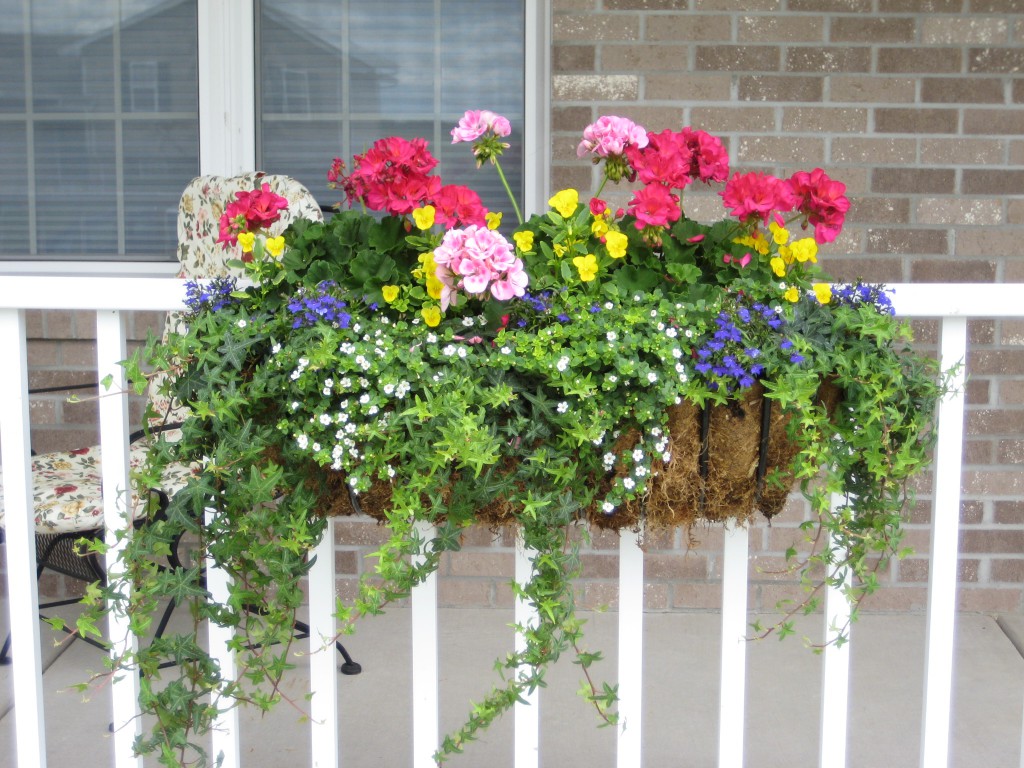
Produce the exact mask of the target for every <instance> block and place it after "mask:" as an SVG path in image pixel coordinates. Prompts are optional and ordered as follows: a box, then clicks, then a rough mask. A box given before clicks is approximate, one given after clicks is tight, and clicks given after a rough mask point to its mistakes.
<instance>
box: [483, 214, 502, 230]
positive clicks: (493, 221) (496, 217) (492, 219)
mask: <svg viewBox="0 0 1024 768" xmlns="http://www.w3.org/2000/svg"><path fill="white" fill-rule="evenodd" d="M485 218H486V219H487V228H488V229H497V228H498V227H500V226H501V211H489V212H488V213H487V216H486V217H485Z"/></svg>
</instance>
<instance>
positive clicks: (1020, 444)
mask: <svg viewBox="0 0 1024 768" xmlns="http://www.w3.org/2000/svg"><path fill="white" fill-rule="evenodd" d="M996 460H997V461H998V462H999V463H1000V464H1014V465H1016V466H1024V440H1000V441H999V447H998V449H997V452H996Z"/></svg>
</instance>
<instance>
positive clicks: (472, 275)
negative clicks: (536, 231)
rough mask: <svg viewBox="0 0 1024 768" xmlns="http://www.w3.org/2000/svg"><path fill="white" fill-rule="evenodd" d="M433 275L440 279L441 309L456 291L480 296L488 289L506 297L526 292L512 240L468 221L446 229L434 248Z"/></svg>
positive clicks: (451, 301)
mask: <svg viewBox="0 0 1024 768" xmlns="http://www.w3.org/2000/svg"><path fill="white" fill-rule="evenodd" d="M434 262H435V263H436V264H437V270H436V275H437V278H438V280H440V281H441V283H442V285H443V287H442V289H441V309H442V310H446V309H448V307H449V306H452V305H454V304H456V303H457V302H458V295H459V291H464V292H466V293H468V294H472V295H475V296H480V295H481V294H483V293H485V292H486V291H487V290H488V289H489V290H490V292H491V295H492V296H494V298H496V299H498V300H500V301H507V300H508V299H511V298H512V297H513V296H522V295H523V294H524V293H525V292H526V286H527V284H528V283H529V277H528V276H527V274H526V272H525V270H524V269H523V262H522V260H521V259H518V258H516V255H515V250H514V249H513V247H512V244H511V243H510V242H509V241H508V240H506V239H505V237H504V236H503V235H502V234H501V233H500V232H498V231H497V230H491V229H487V228H486V227H480V226H477V225H475V224H472V225H470V226H468V227H466V228H465V229H450V230H448V231H447V232H446V233H445V235H444V238H443V239H442V240H441V245H439V246H438V247H437V248H436V249H434Z"/></svg>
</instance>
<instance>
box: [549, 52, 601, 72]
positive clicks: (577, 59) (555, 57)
mask: <svg viewBox="0 0 1024 768" xmlns="http://www.w3.org/2000/svg"><path fill="white" fill-rule="evenodd" d="M596 50H597V49H596V48H595V46H593V45H555V46H552V49H551V67H552V70H553V71H555V72H576V71H581V70H582V71H584V72H593V71H594V62H595V60H596V59H595V52H596Z"/></svg>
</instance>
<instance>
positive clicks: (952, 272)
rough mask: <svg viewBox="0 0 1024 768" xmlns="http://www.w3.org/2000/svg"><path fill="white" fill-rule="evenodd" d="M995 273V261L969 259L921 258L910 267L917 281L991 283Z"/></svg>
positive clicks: (913, 279) (911, 277)
mask: <svg viewBox="0 0 1024 768" xmlns="http://www.w3.org/2000/svg"><path fill="white" fill-rule="evenodd" d="M995 273H996V266H995V264H994V263H993V262H991V261H969V260H967V259H958V260H956V261H946V260H931V259H929V260H920V261H915V262H914V263H913V264H912V265H911V267H910V279H911V281H912V282H915V283H985V282H989V283H990V282H993V281H994V280H995Z"/></svg>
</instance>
